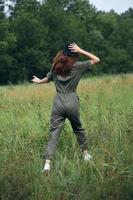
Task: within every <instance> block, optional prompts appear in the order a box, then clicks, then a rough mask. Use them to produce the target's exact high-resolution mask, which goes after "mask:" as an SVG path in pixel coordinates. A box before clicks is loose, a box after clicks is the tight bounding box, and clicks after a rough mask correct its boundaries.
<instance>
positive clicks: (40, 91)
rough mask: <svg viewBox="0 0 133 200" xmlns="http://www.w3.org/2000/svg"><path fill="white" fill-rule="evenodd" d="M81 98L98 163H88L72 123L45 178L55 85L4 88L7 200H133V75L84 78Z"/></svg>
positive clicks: (1, 126) (0, 99) (2, 172)
mask: <svg viewBox="0 0 133 200" xmlns="http://www.w3.org/2000/svg"><path fill="white" fill-rule="evenodd" d="M77 93H78V95H79V97H80V111H81V121H82V124H83V127H84V128H85V130H86V134H87V138H88V142H89V149H90V151H91V154H92V155H93V158H94V159H93V162H90V163H85V162H84V161H83V159H82V156H81V151H80V148H79V146H78V144H77V141H76V139H75V136H74V134H73V132H72V129H71V126H70V124H69V122H68V121H67V120H66V123H65V126H64V127H63V130H62V132H61V137H60V140H59V145H58V148H57V151H56V154H55V159H54V162H53V164H52V171H51V173H50V174H49V176H44V175H43V174H42V173H41V167H42V160H41V159H40V156H41V154H42V152H43V149H44V148H45V146H46V144H47V142H48V135H49V125H50V124H49V121H50V110H51V105H52V100H53V97H54V95H55V88H54V86H53V83H52V82H51V83H49V84H43V85H37V84H25V85H18V86H12V85H11V86H4V87H0V154H1V155H0V188H1V199H2V200H130V199H133V153H132V152H133V147H132V146H133V75H117V76H102V77H92V78H89V79H83V80H81V82H80V85H79V87H78V90H77Z"/></svg>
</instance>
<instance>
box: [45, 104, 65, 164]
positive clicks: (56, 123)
mask: <svg viewBox="0 0 133 200" xmlns="http://www.w3.org/2000/svg"><path fill="white" fill-rule="evenodd" d="M64 122H65V116H63V114H61V113H60V112H59V111H58V110H56V109H55V107H54V109H53V110H52V113H51V123H50V130H49V131H50V136H49V141H48V144H47V147H46V150H45V153H44V157H45V159H50V160H52V159H53V156H54V152H55V150H56V146H57V144H58V140H59V136H60V132H61V129H62V126H63V124H64Z"/></svg>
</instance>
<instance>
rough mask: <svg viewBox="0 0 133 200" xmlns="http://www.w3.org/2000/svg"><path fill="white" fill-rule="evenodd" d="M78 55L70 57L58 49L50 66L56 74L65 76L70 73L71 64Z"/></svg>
mask: <svg viewBox="0 0 133 200" xmlns="http://www.w3.org/2000/svg"><path fill="white" fill-rule="evenodd" d="M78 58H79V55H77V56H74V57H70V56H67V55H64V54H63V50H62V51H59V52H58V53H57V55H56V56H55V57H54V59H53V64H52V68H53V71H54V72H55V73H56V74H59V75H61V76H66V75H68V74H69V73H70V71H71V69H72V67H73V64H74V63H75V62H76V61H77V60H78Z"/></svg>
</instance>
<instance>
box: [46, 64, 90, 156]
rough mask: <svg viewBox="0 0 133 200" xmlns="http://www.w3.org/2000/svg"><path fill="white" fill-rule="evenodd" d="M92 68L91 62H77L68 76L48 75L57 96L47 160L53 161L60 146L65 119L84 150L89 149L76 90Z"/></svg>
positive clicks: (50, 73)
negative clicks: (85, 74) (84, 73)
mask: <svg viewBox="0 0 133 200" xmlns="http://www.w3.org/2000/svg"><path fill="white" fill-rule="evenodd" d="M90 68H91V64H90V60H88V61H84V62H76V63H75V64H74V65H73V68H72V70H71V72H70V73H69V75H68V76H66V77H62V76H60V75H57V74H55V73H54V72H52V71H50V72H49V73H48V74H47V78H48V80H49V81H54V84H55V87H56V91H57V94H56V95H55V97H54V102H53V105H52V110H51V123H50V136H49V142H48V144H47V147H46V150H45V152H44V154H43V158H45V159H53V155H54V152H55V149H56V146H57V144H58V139H59V135H60V132H61V128H62V126H63V124H64V122H65V119H66V118H68V120H69V121H70V123H71V126H72V129H73V132H74V133H75V135H76V138H77V141H78V143H79V145H80V147H81V149H82V151H83V150H85V149H87V140H86V136H85V135H86V133H85V129H84V128H82V125H81V122H80V112H79V97H78V96H77V94H76V88H77V86H78V83H79V81H80V78H81V75H82V73H83V72H84V71H86V70H87V69H90Z"/></svg>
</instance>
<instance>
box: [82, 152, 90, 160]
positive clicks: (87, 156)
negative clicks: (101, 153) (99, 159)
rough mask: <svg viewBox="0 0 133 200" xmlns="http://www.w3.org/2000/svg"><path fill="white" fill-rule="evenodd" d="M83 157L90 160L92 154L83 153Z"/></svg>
mask: <svg viewBox="0 0 133 200" xmlns="http://www.w3.org/2000/svg"><path fill="white" fill-rule="evenodd" d="M83 158H84V160H85V161H90V160H92V156H91V155H90V154H88V153H87V154H85V155H83Z"/></svg>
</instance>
